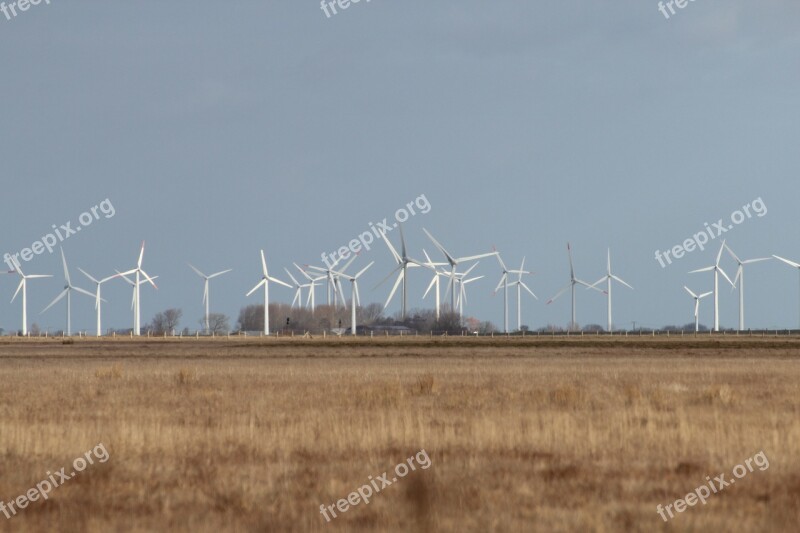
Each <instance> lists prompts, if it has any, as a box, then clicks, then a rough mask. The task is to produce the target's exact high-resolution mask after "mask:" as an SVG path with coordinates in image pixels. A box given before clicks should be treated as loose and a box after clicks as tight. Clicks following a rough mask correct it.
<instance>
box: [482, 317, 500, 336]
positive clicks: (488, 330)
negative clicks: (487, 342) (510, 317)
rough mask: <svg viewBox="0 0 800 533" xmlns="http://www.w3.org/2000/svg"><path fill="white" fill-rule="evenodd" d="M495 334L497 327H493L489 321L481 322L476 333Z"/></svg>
mask: <svg viewBox="0 0 800 533" xmlns="http://www.w3.org/2000/svg"><path fill="white" fill-rule="evenodd" d="M496 332H497V326H495V325H494V324H493V323H492V322H490V321H488V320H487V321H485V322H481V324H480V326H479V327H478V333H480V334H481V335H491V334H492V333H496Z"/></svg>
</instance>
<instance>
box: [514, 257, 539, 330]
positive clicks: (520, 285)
mask: <svg viewBox="0 0 800 533" xmlns="http://www.w3.org/2000/svg"><path fill="white" fill-rule="evenodd" d="M509 272H511V271H509ZM513 272H515V273H516V274H517V275H519V278H517V281H512V282H511V284H509V287H513V286H515V285H516V287H517V331H521V330H522V289H525V290H526V291H528V293H529V294H530V295H531V296H533V297H534V298H536V299H537V300H538V299H539V298H537V297H536V295H535V294H533V291H532V290H531V289H530V287H528V286H527V285H525V282H524V281H522V275H523V274H530V273H531V272H528V271H527V270H525V257H523V258H522V264H521V265H520V266H519V270H516V271H513Z"/></svg>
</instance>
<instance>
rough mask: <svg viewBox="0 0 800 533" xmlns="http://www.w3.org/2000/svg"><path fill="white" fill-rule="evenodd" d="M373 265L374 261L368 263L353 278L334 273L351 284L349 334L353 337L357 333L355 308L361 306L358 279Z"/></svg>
mask: <svg viewBox="0 0 800 533" xmlns="http://www.w3.org/2000/svg"><path fill="white" fill-rule="evenodd" d="M373 264H375V261H372V262H370V264H368V265H367V266H365V267H364V268H362V269H361V270H359V271H358V273H357V274H356V275H355V276H347V274H345V273H343V272H335V274H336V275H337V276H342V277H346V278H348V279H349V280H350V284H351V291H350V312H351V316H350V334H351V335H355V334H356V333H357V329H356V307H357V306H360V305H361V298H359V296H358V278H360V277H361V274H363V273H364V272H366V271H367V269H369V267H371V266H372V265H373Z"/></svg>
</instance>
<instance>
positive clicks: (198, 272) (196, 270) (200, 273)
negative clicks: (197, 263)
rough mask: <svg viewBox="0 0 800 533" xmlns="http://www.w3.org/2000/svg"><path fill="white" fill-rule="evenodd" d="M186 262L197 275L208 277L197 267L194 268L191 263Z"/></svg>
mask: <svg viewBox="0 0 800 533" xmlns="http://www.w3.org/2000/svg"><path fill="white" fill-rule="evenodd" d="M186 264H187V265H189V268H191V269H192V270H194V271H195V272H196V273H197V275H198V276H200V277H201V278H203V279H205V278H207V277H208V276H206V275H205V274H203V273H202V272H200V271H199V270H198V269H196V268H195V267H194V266H193V265H192V264H191V263H186Z"/></svg>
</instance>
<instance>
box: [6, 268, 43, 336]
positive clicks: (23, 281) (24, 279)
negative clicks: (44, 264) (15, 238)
mask: <svg viewBox="0 0 800 533" xmlns="http://www.w3.org/2000/svg"><path fill="white" fill-rule="evenodd" d="M12 262H13V263H14V268H15V270H11V271H9V272H8V273H9V274H13V273H15V272H16V273H17V274H19V277H20V280H19V285H18V286H17V290H16V292H15V293H14V296H13V297H12V298H11V302H12V303H13V302H14V300H15V299H16V298H17V294H19V291H20V289H22V335H23V336H24V337H27V336H28V280H29V279H37V278H52V277H53V276H51V275H49V274H25V273H23V272H22V268H21V267H20V264H19V261H18V260H17V258H16V257H14V258H12Z"/></svg>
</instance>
